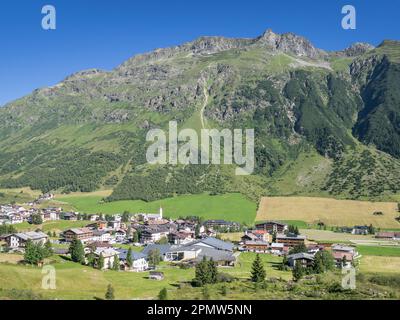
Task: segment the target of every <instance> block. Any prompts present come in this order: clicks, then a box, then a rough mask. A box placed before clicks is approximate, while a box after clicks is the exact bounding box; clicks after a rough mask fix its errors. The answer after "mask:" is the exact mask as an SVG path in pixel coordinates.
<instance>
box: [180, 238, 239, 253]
mask: <svg viewBox="0 0 400 320" xmlns="http://www.w3.org/2000/svg"><path fill="white" fill-rule="evenodd" d="M201 243H204V244H206V245H208V246H211V247H213V248H215V249H218V250H225V251H232V250H233V244H232V243H230V242H226V241H222V240H219V239H216V238H212V237H208V238H205V239H201V240H196V241H194V242H191V243H188V245H199V244H200V245H201Z"/></svg>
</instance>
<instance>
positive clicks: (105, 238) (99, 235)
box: [92, 230, 112, 243]
mask: <svg viewBox="0 0 400 320" xmlns="http://www.w3.org/2000/svg"><path fill="white" fill-rule="evenodd" d="M92 240H93V241H98V242H107V243H108V242H110V241H111V240H112V236H111V232H110V231H107V230H93V236H92Z"/></svg>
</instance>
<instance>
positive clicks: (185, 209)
mask: <svg viewBox="0 0 400 320" xmlns="http://www.w3.org/2000/svg"><path fill="white" fill-rule="evenodd" d="M57 200H59V201H62V202H59V205H61V206H63V204H67V205H70V206H72V207H74V208H75V209H76V210H77V211H80V212H84V213H104V214H114V213H122V212H124V211H129V212H132V213H139V212H158V210H159V208H160V206H162V207H163V209H164V214H165V216H167V217H169V218H178V217H180V216H190V215H195V216H200V217H203V218H204V219H225V220H231V221H237V222H240V223H242V222H246V223H247V224H252V223H254V219H255V215H256V204H255V203H253V202H251V201H250V200H248V199H247V198H245V197H244V196H243V195H241V194H236V193H234V194H225V195H218V196H210V195H207V194H200V195H186V196H178V197H174V198H168V199H164V200H158V201H153V202H144V201H140V200H125V201H115V202H102V197H101V196H95V195H91V194H86V195H85V194H81V195H71V196H63V197H60V198H57Z"/></svg>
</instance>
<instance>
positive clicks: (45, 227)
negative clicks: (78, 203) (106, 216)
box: [15, 220, 90, 232]
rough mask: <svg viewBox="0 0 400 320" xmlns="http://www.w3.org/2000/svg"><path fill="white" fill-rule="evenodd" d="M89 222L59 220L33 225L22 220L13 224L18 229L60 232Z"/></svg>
mask: <svg viewBox="0 0 400 320" xmlns="http://www.w3.org/2000/svg"><path fill="white" fill-rule="evenodd" d="M89 223H90V222H89V221H64V220H59V221H47V222H45V223H43V224H42V225H33V224H29V223H28V222H24V223H21V224H17V225H15V227H16V229H17V230H18V231H35V230H36V229H41V230H42V231H43V232H48V231H51V232H53V231H55V232H60V231H64V230H66V229H69V228H80V227H84V226H86V225H88V224H89Z"/></svg>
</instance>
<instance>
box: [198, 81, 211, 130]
mask: <svg viewBox="0 0 400 320" xmlns="http://www.w3.org/2000/svg"><path fill="white" fill-rule="evenodd" d="M203 93H204V103H203V106H202V107H201V110H200V120H201V127H202V129H205V128H206V126H205V119H204V110H205V109H206V106H207V104H208V99H209V97H210V96H209V95H208V90H207V86H206V84H204V88H203Z"/></svg>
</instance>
